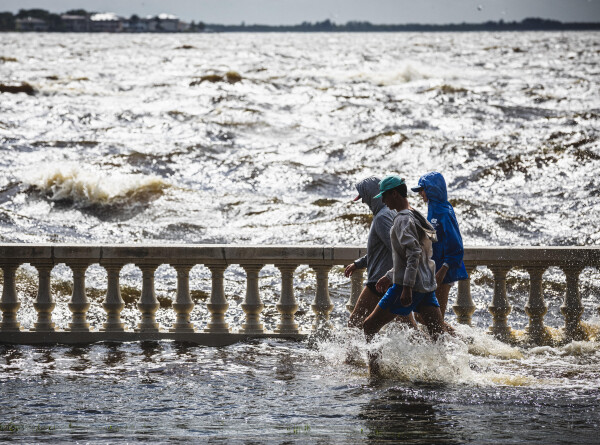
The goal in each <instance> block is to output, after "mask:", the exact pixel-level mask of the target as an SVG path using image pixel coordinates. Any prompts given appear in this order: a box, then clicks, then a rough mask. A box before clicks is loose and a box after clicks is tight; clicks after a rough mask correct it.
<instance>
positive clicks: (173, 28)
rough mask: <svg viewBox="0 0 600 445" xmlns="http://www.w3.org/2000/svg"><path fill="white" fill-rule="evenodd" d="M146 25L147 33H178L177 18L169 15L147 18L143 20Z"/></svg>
mask: <svg viewBox="0 0 600 445" xmlns="http://www.w3.org/2000/svg"><path fill="white" fill-rule="evenodd" d="M143 21H144V22H146V24H147V25H148V31H149V32H161V31H162V32H178V31H180V29H179V23H180V22H179V18H178V17H176V16H174V15H171V14H165V13H162V14H158V15H157V16H151V15H149V16H147V17H146V18H145V19H144V20H143Z"/></svg>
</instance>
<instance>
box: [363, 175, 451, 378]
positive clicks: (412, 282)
mask: <svg viewBox="0 0 600 445" xmlns="http://www.w3.org/2000/svg"><path fill="white" fill-rule="evenodd" d="M379 191H380V193H379V194H378V195H376V196H375V198H379V197H381V199H382V201H383V203H384V204H385V205H386V206H387V207H388V208H390V209H391V210H396V211H397V212H398V213H397V214H396V216H395V218H394V223H393V226H392V230H391V233H390V237H391V244H392V259H393V268H392V269H391V270H390V271H389V272H388V273H387V274H386V275H384V276H383V277H382V278H380V279H379V281H378V282H377V285H376V287H377V290H379V291H380V292H383V291H384V290H386V289H387V291H386V292H385V295H384V296H383V298H382V299H381V300H380V301H379V304H378V305H377V306H376V307H375V309H374V310H373V312H372V313H371V314H370V315H369V316H368V317H367V318H366V319H365V321H364V323H363V330H364V333H365V336H366V338H367V341H370V340H371V339H372V338H373V337H374V335H375V334H377V333H378V332H379V331H380V330H381V328H383V327H384V326H385V325H386V324H387V323H389V322H390V321H392V320H393V319H394V318H395V317H396V316H397V315H403V316H407V315H410V314H411V313H412V312H418V313H419V314H420V316H421V319H422V320H423V323H424V324H425V326H426V327H427V330H428V331H429V334H430V335H431V337H432V338H433V339H434V340H435V339H437V338H438V337H439V336H440V335H441V334H443V333H444V332H446V330H445V327H444V320H443V318H442V314H441V312H440V307H439V303H438V301H437V299H436V298H435V288H436V281H435V263H434V262H433V260H432V259H431V256H432V247H431V246H432V241H434V240H435V239H436V236H435V229H434V228H433V227H432V226H431V224H429V223H428V222H427V220H426V219H425V217H424V216H423V215H421V214H420V213H419V212H418V211H416V210H414V209H411V207H410V205H409V203H408V199H407V187H406V183H405V182H404V179H402V178H400V177H399V176H387V177H385V178H384V179H383V180H382V181H381V182H380V183H379ZM390 285H391V287H390ZM369 371H370V372H371V373H372V374H374V375H377V374H378V373H379V363H378V355H377V354H374V353H371V354H369Z"/></svg>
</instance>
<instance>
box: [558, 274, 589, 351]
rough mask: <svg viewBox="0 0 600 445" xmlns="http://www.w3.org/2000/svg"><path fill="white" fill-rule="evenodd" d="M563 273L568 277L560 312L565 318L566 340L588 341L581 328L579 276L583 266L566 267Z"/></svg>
mask: <svg viewBox="0 0 600 445" xmlns="http://www.w3.org/2000/svg"><path fill="white" fill-rule="evenodd" d="M562 270H563V272H564V273H565V275H566V277H567V290H566V292H565V299H564V302H563V304H562V305H561V307H560V311H561V312H562V314H563V316H564V317H565V338H566V339H567V340H570V341H573V340H587V339H588V336H587V334H586V333H585V331H584V330H583V327H582V326H581V316H582V315H583V304H582V303H581V295H580V294H579V274H581V271H582V270H583V267H581V266H564V267H562Z"/></svg>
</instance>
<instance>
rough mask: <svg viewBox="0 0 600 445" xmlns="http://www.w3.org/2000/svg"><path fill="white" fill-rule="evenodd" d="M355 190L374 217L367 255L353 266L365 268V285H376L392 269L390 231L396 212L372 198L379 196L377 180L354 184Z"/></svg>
mask: <svg viewBox="0 0 600 445" xmlns="http://www.w3.org/2000/svg"><path fill="white" fill-rule="evenodd" d="M356 190H357V191H358V194H359V195H360V197H361V198H362V202H364V203H365V204H367V205H368V206H369V207H370V208H371V211H372V212H373V215H374V216H373V222H372V223H371V229H370V231H369V239H368V240H367V254H366V255H365V256H364V257H362V258H359V259H358V260H356V261H355V262H354V264H355V265H356V267H357V269H364V268H365V267H366V268H367V283H377V281H378V280H379V279H380V278H381V277H382V276H384V275H385V273H386V272H387V271H388V270H390V269H391V268H392V267H393V260H392V243H391V240H390V231H391V229H392V225H393V223H394V217H395V216H396V211H394V210H390V209H389V208H387V207H386V205H385V204H384V203H383V201H381V198H373V197H374V196H375V195H377V194H379V179H377V178H375V177H371V178H367V179H363V180H362V181H360V182H359V183H357V184H356Z"/></svg>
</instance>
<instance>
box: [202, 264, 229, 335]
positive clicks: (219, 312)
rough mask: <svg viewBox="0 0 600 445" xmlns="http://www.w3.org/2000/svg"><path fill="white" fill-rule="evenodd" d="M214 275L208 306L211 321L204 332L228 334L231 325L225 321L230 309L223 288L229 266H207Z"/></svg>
mask: <svg viewBox="0 0 600 445" xmlns="http://www.w3.org/2000/svg"><path fill="white" fill-rule="evenodd" d="M207 267H208V268H209V269H210V272H211V275H212V290H211V293H210V300H209V303H208V304H207V305H206V307H207V309H208V311H209V312H210V314H211V319H210V321H209V323H208V325H206V328H204V332H214V333H228V332H229V325H228V324H227V322H226V321H225V312H227V309H228V308H229V303H227V299H226V298H225V289H224V288H223V273H224V272H225V269H227V266H226V265H225V264H214V265H213V264H211V265H207Z"/></svg>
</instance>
